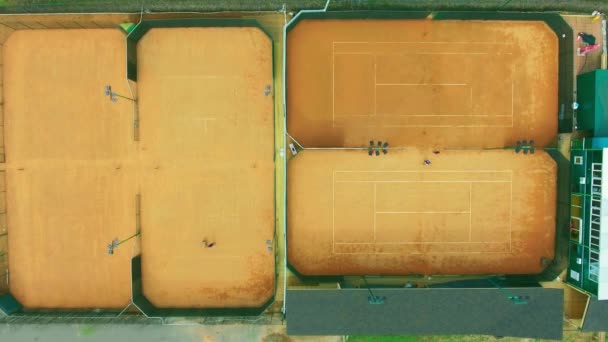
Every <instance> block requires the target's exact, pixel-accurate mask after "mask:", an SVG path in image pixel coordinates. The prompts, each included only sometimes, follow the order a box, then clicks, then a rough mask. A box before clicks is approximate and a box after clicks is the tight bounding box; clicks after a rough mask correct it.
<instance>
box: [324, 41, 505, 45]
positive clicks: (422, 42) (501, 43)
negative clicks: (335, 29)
mask: <svg viewBox="0 0 608 342" xmlns="http://www.w3.org/2000/svg"><path fill="white" fill-rule="evenodd" d="M333 43H334V44H492V45H513V44H515V43H513V42H430V41H400V42H389V41H384V42H348V41H335V42H333Z"/></svg>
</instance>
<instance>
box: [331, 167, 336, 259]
mask: <svg viewBox="0 0 608 342" xmlns="http://www.w3.org/2000/svg"><path fill="white" fill-rule="evenodd" d="M332 171H333V176H332V181H333V182H332V183H331V209H332V212H331V216H332V224H331V234H332V237H331V242H332V244H331V251H332V253H336V170H332Z"/></svg>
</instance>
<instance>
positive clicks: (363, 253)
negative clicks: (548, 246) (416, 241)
mask: <svg viewBox="0 0 608 342" xmlns="http://www.w3.org/2000/svg"><path fill="white" fill-rule="evenodd" d="M335 254H358V255H377V254H399V255H404V254H405V255H429V254H509V252H450V251H446V252H424V253H420V252H418V253H413V252H409V253H403V252H338V253H335Z"/></svg>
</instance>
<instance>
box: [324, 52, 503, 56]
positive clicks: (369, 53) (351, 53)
mask: <svg viewBox="0 0 608 342" xmlns="http://www.w3.org/2000/svg"><path fill="white" fill-rule="evenodd" d="M334 54H335V55H379V56H406V55H465V56H482V55H483V56H485V55H512V54H513V53H512V52H382V53H377V52H336V53H334Z"/></svg>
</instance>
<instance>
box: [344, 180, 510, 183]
mask: <svg viewBox="0 0 608 342" xmlns="http://www.w3.org/2000/svg"><path fill="white" fill-rule="evenodd" d="M509 182H510V181H507V180H505V181H471V180H461V181H426V180H412V181H401V180H398V181H384V180H352V181H351V180H346V181H336V183H509Z"/></svg>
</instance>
